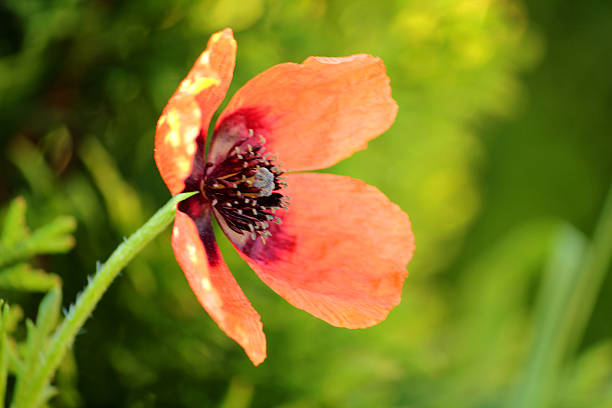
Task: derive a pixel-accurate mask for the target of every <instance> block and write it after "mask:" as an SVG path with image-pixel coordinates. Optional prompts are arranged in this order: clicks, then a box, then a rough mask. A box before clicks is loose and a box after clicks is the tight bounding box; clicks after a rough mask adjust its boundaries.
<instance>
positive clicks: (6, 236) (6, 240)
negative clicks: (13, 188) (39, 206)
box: [0, 197, 28, 248]
mask: <svg viewBox="0 0 612 408" xmlns="http://www.w3.org/2000/svg"><path fill="white" fill-rule="evenodd" d="M25 213H26V201H25V200H24V198H23V197H17V198H15V199H14V200H13V201H12V202H11V204H10V205H9V207H8V210H7V212H6V216H5V217H4V226H3V228H2V236H1V244H0V245H1V246H2V247H3V248H10V247H12V246H13V245H15V243H16V242H19V241H21V240H23V239H24V238H25V237H27V235H28V227H27V225H26V220H25Z"/></svg>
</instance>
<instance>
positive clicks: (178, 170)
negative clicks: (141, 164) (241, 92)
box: [155, 28, 236, 195]
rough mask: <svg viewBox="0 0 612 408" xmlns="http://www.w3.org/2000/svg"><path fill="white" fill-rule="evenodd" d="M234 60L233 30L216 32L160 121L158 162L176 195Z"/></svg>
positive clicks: (183, 185)
mask: <svg viewBox="0 0 612 408" xmlns="http://www.w3.org/2000/svg"><path fill="white" fill-rule="evenodd" d="M235 60H236V41H235V40H234V37H233V34H232V30H231V29H229V28H226V29H225V30H223V31H220V32H218V33H216V34H213V35H212V36H211V37H210V40H209V41H208V46H207V48H206V50H205V51H204V52H203V53H202V54H201V55H200V57H199V58H198V60H197V61H196V63H195V64H194V66H193V68H192V69H191V71H189V73H188V74H187V76H186V77H185V79H183V81H182V82H181V83H180V85H179V87H178V89H177V90H176V92H175V93H174V95H172V97H171V98H170V100H169V101H168V104H167V105H166V107H165V108H164V111H163V112H162V114H161V116H160V118H159V120H158V122H157V131H156V133H155V163H156V164H157V168H158V169H159V172H160V174H161V176H162V178H163V180H164V182H165V183H166V185H167V186H168V189H169V190H170V192H171V193H172V194H173V195H174V194H178V193H180V192H181V191H183V190H184V188H185V179H186V178H187V177H189V175H190V174H191V168H192V164H193V159H194V155H195V153H196V151H197V150H198V146H197V143H196V139H197V138H198V136H199V137H200V138H201V140H200V142H201V144H202V145H204V144H205V143H206V130H207V128H208V124H209V122H210V119H211V118H212V115H213V114H214V113H215V111H216V110H217V108H218V107H219V104H220V103H221V101H222V100H223V98H224V97H225V94H226V92H227V88H228V87H229V84H230V82H231V80H232V75H233V71H234V65H235Z"/></svg>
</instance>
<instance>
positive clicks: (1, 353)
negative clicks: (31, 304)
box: [0, 299, 9, 408]
mask: <svg viewBox="0 0 612 408" xmlns="http://www.w3.org/2000/svg"><path fill="white" fill-rule="evenodd" d="M0 301H2V300H1V299H0ZM0 307H1V310H0V408H4V395H5V393H6V379H7V376H8V362H9V349H8V339H7V335H6V323H7V322H8V320H9V312H8V305H6V304H4V303H3V301H2V306H0Z"/></svg>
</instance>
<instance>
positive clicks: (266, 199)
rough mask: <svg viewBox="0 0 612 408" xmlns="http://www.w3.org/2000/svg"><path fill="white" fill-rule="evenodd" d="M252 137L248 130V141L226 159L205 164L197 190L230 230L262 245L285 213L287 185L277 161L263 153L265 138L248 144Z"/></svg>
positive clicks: (239, 145)
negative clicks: (278, 210)
mask: <svg viewBox="0 0 612 408" xmlns="http://www.w3.org/2000/svg"><path fill="white" fill-rule="evenodd" d="M245 133H246V132H245ZM245 136H246V134H245ZM253 136H254V130H253V129H248V137H244V138H242V139H239V140H237V141H236V142H235V143H234V145H233V146H232V147H231V148H230V149H229V151H228V154H227V156H226V157H225V158H221V160H220V161H219V160H217V161H216V162H215V163H207V167H206V168H207V169H208V168H209V167H210V169H209V170H208V171H206V172H205V174H206V175H205V177H204V178H203V180H202V181H201V182H200V190H201V191H202V194H203V195H204V197H206V198H208V199H209V200H210V202H211V205H212V206H217V207H216V208H217V210H218V212H217V215H218V216H222V217H223V218H224V219H225V221H226V224H227V226H228V227H229V228H230V229H231V230H233V231H235V232H237V233H239V234H248V236H250V238H252V239H253V240H256V239H257V237H260V238H261V242H262V243H263V244H265V243H266V241H267V240H268V239H269V237H270V236H272V232H271V231H270V228H271V223H272V222H274V223H275V224H277V225H278V224H280V223H281V219H280V218H279V217H277V216H275V215H274V213H275V212H276V210H277V209H278V208H283V209H285V210H286V209H287V208H288V207H289V199H288V197H286V196H285V195H284V194H282V189H283V188H285V187H287V183H286V180H285V179H284V178H281V177H280V176H281V175H282V174H283V173H284V172H283V170H281V168H280V167H279V164H278V159H277V158H276V157H275V156H274V155H272V154H270V152H267V151H266V147H265V146H264V145H265V144H266V138H265V137H263V136H262V135H257V137H258V143H256V144H251V143H253V139H252V137H253ZM249 142H250V143H249ZM247 143H248V144H247Z"/></svg>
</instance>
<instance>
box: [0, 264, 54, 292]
mask: <svg viewBox="0 0 612 408" xmlns="http://www.w3.org/2000/svg"><path fill="white" fill-rule="evenodd" d="M59 285H60V278H59V276H57V275H54V274H50V273H45V272H43V271H42V270H40V269H33V268H32V267H31V266H30V265H28V264H24V263H21V264H17V265H15V266H12V267H9V268H5V269H2V270H0V289H8V290H19V291H25V292H46V291H48V290H51V289H53V288H55V287H57V286H59Z"/></svg>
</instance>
